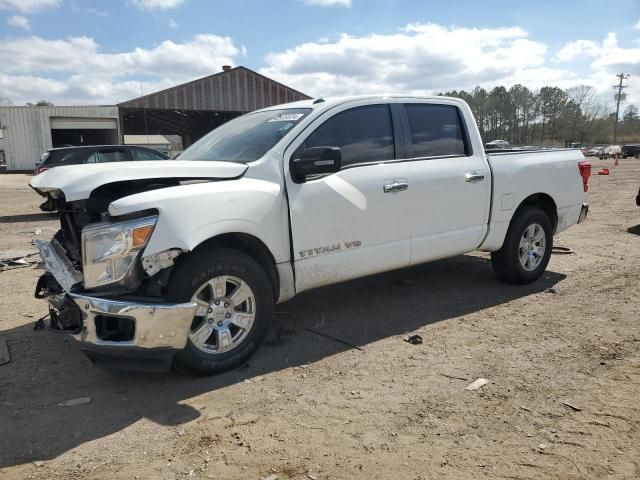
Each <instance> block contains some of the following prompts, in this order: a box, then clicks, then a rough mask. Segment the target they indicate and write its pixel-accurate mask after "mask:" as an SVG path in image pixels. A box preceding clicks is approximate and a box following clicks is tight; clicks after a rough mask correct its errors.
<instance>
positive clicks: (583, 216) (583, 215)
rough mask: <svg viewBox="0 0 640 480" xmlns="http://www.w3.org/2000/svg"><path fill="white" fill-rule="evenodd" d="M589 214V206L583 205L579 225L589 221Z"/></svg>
mask: <svg viewBox="0 0 640 480" xmlns="http://www.w3.org/2000/svg"><path fill="white" fill-rule="evenodd" d="M588 213H589V204H588V203H583V204H582V208H581V209H580V216H579V217H578V223H582V222H584V221H585V220H586V219H587V214H588ZM574 218H575V217H574Z"/></svg>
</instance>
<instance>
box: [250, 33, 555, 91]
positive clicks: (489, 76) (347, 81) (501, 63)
mask: <svg viewBox="0 0 640 480" xmlns="http://www.w3.org/2000/svg"><path fill="white" fill-rule="evenodd" d="M527 36H528V35H527V32H525V31H524V30H522V29H521V28H518V27H513V28H497V29H478V28H459V27H443V26H440V25H435V24H431V23H430V24H410V25H407V26H406V27H405V28H404V29H403V30H402V31H400V32H398V33H396V34H390V35H379V34H370V35H367V36H360V37H357V36H351V35H342V36H341V37H340V38H339V39H338V40H337V41H335V42H326V41H324V39H323V41H322V42H309V43H304V44H302V45H298V46H296V47H294V48H291V49H289V50H286V51H284V52H280V53H272V54H269V55H268V57H267V63H268V64H269V66H268V67H266V68H264V69H263V70H262V73H264V74H265V75H271V76H274V77H275V78H277V79H278V80H279V81H282V82H284V83H288V84H291V85H292V86H293V87H294V88H298V89H300V90H302V91H304V92H306V93H309V94H312V95H329V94H355V93H374V92H393V91H395V92H409V93H411V92H415V93H426V92H431V91H438V90H448V89H453V88H469V87H473V86H475V85H477V84H479V83H487V82H492V81H493V82H498V81H505V80H507V79H508V78H509V77H511V76H513V75H514V74H515V73H516V72H518V71H520V70H523V69H534V68H537V67H541V66H542V65H543V64H544V59H545V54H546V51H547V47H546V45H545V44H543V43H541V42H536V41H532V40H529V39H528V38H527Z"/></svg>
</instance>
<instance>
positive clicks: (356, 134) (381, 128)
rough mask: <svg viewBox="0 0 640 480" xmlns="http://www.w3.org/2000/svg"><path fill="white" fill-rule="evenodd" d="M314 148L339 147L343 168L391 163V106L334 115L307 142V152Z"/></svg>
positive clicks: (392, 144)
mask: <svg viewBox="0 0 640 480" xmlns="http://www.w3.org/2000/svg"><path fill="white" fill-rule="evenodd" d="M312 147H340V150H341V153H342V165H343V166H349V165H355V164H359V163H370V162H380V161H384V160H392V159H393V158H394V157H395V148H394V143H393V127H392V124H391V112H390V111H389V106H388V105H367V106H364V107H356V108H352V109H350V110H345V111H344V112H340V113H338V114H336V115H334V116H333V117H331V118H330V119H329V120H327V121H326V122H324V123H323V124H322V125H320V126H319V127H318V128H317V129H316V130H315V131H314V132H313V133H312V134H311V135H309V137H308V138H307V139H306V140H305V142H304V148H305V149H307V148H312Z"/></svg>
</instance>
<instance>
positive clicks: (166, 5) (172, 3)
mask: <svg viewBox="0 0 640 480" xmlns="http://www.w3.org/2000/svg"><path fill="white" fill-rule="evenodd" d="M183 2H184V0H131V3H133V4H134V5H135V6H136V7H138V8H141V9H143V10H168V9H170V8H176V7H179V6H180V5H181V4H182V3H183Z"/></svg>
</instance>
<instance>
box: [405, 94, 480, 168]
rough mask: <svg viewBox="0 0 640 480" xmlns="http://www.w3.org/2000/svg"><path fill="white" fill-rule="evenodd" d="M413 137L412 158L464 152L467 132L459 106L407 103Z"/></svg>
mask: <svg viewBox="0 0 640 480" xmlns="http://www.w3.org/2000/svg"><path fill="white" fill-rule="evenodd" d="M404 107H405V110H406V112H407V117H408V118H409V129H410V132H411V138H410V141H409V143H410V144H409V145H408V147H409V157H410V158H419V157H434V156H440V155H465V154H466V153H467V152H468V151H469V150H468V148H467V147H466V146H465V140H464V134H463V129H462V124H461V120H460V114H459V113H458V108H457V107H454V106H452V105H433V104H428V103H405V104H404Z"/></svg>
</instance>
